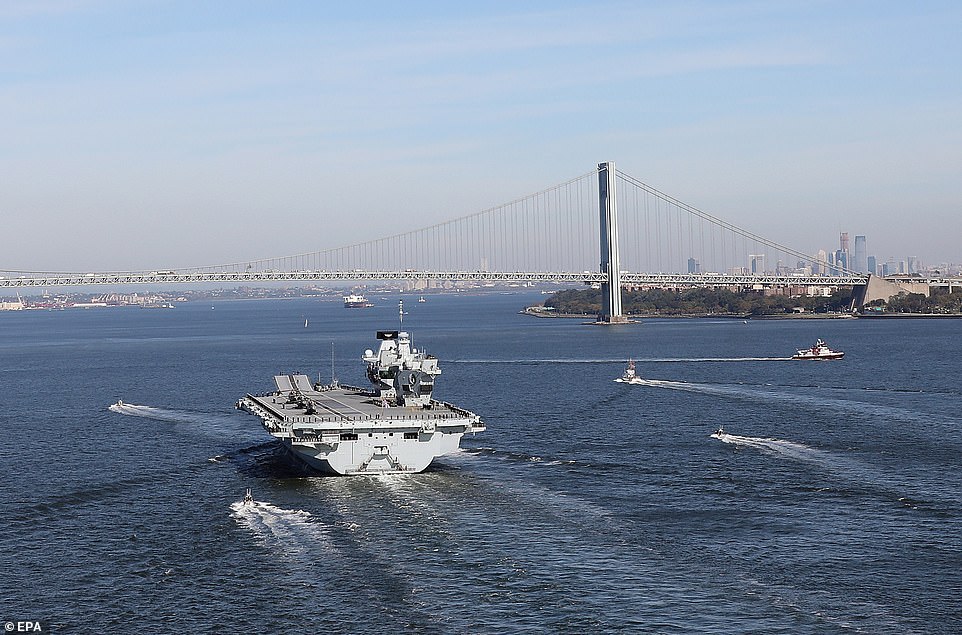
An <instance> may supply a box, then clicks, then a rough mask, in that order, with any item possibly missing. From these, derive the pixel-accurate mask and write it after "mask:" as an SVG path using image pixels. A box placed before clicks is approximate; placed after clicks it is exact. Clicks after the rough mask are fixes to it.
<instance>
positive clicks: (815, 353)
mask: <svg viewBox="0 0 962 635" xmlns="http://www.w3.org/2000/svg"><path fill="white" fill-rule="evenodd" d="M844 356H845V353H843V352H842V351H833V350H832V349H830V348H829V347H828V345H826V344H825V342H823V341H822V340H817V341H816V342H815V344H814V345H813V346H812V347H811V348H802V349H799V350H798V351H796V353H795V354H794V355H792V359H842V357H844Z"/></svg>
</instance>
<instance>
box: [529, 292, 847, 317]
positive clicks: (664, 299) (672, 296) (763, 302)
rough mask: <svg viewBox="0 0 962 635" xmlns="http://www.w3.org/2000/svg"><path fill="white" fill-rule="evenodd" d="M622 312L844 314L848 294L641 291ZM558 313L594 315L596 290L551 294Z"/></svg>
mask: <svg viewBox="0 0 962 635" xmlns="http://www.w3.org/2000/svg"><path fill="white" fill-rule="evenodd" d="M621 302H622V309H623V310H624V312H625V313H626V314H629V315H653V314H654V315H775V314H783V313H791V312H793V311H794V310H796V309H797V308H801V309H802V310H804V311H808V312H814V311H817V312H820V313H825V312H829V311H833V312H834V311H843V312H844V311H848V309H849V307H850V306H851V303H852V292H851V290H850V289H843V290H840V291H839V292H837V293H836V294H835V295H833V296H831V297H828V298H807V297H806V298H790V297H788V296H781V295H769V296H766V295H764V294H762V293H761V292H758V291H730V290H728V289H721V288H719V289H710V288H696V289H680V290H676V289H642V290H639V291H624V292H623V293H622V296H621ZM544 305H545V306H548V307H552V308H554V309H555V310H556V311H557V312H558V313H569V314H578V315H595V314H597V313H598V312H599V311H600V310H601V291H599V290H598V289H568V290H566V291H559V292H558V293H555V294H553V295H552V296H550V297H549V298H548V299H547V300H545V303H544Z"/></svg>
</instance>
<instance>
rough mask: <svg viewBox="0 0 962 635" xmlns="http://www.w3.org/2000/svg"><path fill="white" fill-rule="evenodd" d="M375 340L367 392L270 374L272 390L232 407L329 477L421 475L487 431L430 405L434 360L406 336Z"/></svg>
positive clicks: (466, 415) (458, 413) (468, 415)
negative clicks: (472, 435)
mask: <svg viewBox="0 0 962 635" xmlns="http://www.w3.org/2000/svg"><path fill="white" fill-rule="evenodd" d="M399 312H400V314H401V315H402V316H403V310H402V309H399ZM402 321H403V318H402ZM377 339H378V340H380V342H381V344H380V347H379V349H378V351H377V352H376V353H375V352H374V351H372V350H370V349H368V350H366V351H364V355H363V356H362V357H361V359H362V360H364V361H365V362H367V378H368V381H370V383H371V386H370V388H368V389H364V388H357V387H353V386H341V385H340V384H338V382H337V381H336V380H334V381H332V382H331V384H329V385H326V386H324V385H321V384H320V383H317V384H312V383H311V380H310V379H309V378H308V377H307V375H299V374H290V375H276V376H275V377H274V384H275V385H276V387H277V390H275V391H274V392H271V393H267V394H263V395H252V394H248V395H247V396H245V397H244V398H242V399H241V400H240V401H238V402H237V407H238V408H240V409H241V410H246V411H247V412H249V413H251V414H253V415H255V416H257V417H259V418H260V419H261V421H262V423H263V426H264V429H265V430H267V432H268V433H270V434H271V435H272V436H274V437H276V438H277V439H279V440H280V441H281V443H282V444H283V445H284V447H285V448H286V449H287V450H288V451H289V452H290V453H291V454H292V455H293V456H294V458H296V459H298V460H299V461H302V462H303V463H306V464H307V465H308V466H310V467H311V468H313V469H315V470H318V471H321V472H325V473H328V474H342V475H346V474H352V475H353V474H389V473H402V472H421V471H423V470H424V469H426V468H427V467H428V465H430V464H431V462H432V461H433V460H434V458H435V457H437V456H441V455H442V454H448V453H450V452H455V451H457V449H458V446H459V445H460V443H461V437H462V436H463V435H464V434H466V433H469V432H470V433H475V432H483V431H484V430H485V425H484V423H483V422H482V421H481V418H480V417H479V416H478V415H476V414H474V413H472V412H468V411H467V410H464V409H462V408H459V407H457V406H455V405H452V404H450V403H447V402H442V401H436V400H434V399H433V398H432V393H433V391H434V381H435V378H437V376H438V375H440V374H441V369H440V368H439V367H438V360H437V358H436V357H434V356H432V355H427V354H425V353H424V352H423V351H418V350H417V349H416V348H414V347H413V346H412V345H411V337H410V335H409V334H408V333H407V332H405V331H402V330H397V331H378V332H377Z"/></svg>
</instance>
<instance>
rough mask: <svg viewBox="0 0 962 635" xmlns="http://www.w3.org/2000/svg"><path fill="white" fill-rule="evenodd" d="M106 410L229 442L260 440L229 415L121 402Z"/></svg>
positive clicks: (250, 430)
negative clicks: (175, 425) (184, 427)
mask: <svg viewBox="0 0 962 635" xmlns="http://www.w3.org/2000/svg"><path fill="white" fill-rule="evenodd" d="M107 409H108V410H110V411H111V412H116V413H117V414H121V415H125V416H128V417H141V418H144V419H152V420H154V421H167V422H170V423H185V424H190V425H191V428H192V429H197V428H199V429H201V430H203V431H205V432H207V433H210V434H212V435H214V436H216V437H218V438H223V437H225V436H227V437H230V438H231V440H235V441H242V442H246V441H251V440H255V439H258V438H260V436H259V435H258V434H257V430H256V429H255V428H249V427H244V426H242V425H241V424H240V423H239V422H238V420H237V419H236V418H235V417H232V416H231V415H224V414H215V413H209V412H190V411H187V410H172V409H168V408H156V407H154V406H144V405H139V404H132V403H123V402H117V403H115V404H111V405H110V407H108V408H107Z"/></svg>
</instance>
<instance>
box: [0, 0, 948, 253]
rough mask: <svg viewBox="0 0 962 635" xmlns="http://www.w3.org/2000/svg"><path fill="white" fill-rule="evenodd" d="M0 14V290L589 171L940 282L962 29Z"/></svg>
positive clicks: (788, 16)
mask: <svg viewBox="0 0 962 635" xmlns="http://www.w3.org/2000/svg"><path fill="white" fill-rule="evenodd" d="M230 7H231V8H230V10H229V11H228V10H219V9H217V8H215V7H213V6H209V5H199V6H198V5H196V4H195V3H187V2H182V1H180V0H170V1H161V0H151V1H146V2H140V3H136V4H131V3H127V2H116V1H113V0H62V1H61V0H48V1H46V2H27V1H22V2H21V1H18V0H14V1H12V2H7V3H4V4H3V5H2V6H0V53H2V54H0V117H2V121H3V122H4V126H3V132H4V134H3V143H2V144H0V169H2V173H3V175H4V178H3V183H4V186H3V187H0V213H2V215H3V221H4V222H3V227H4V232H3V235H4V240H3V243H2V244H3V247H2V249H3V257H2V258H0V270H24V271H78V272H79V271H98V270H103V271H121V270H151V269H168V268H183V267H191V266H200V265H205V264H217V263H225V262H243V261H247V260H254V259H259V258H269V257H279V256H284V255H288V254H296V253H305V252H310V251H317V250H322V249H326V248H335V247H340V246H343V245H347V244H353V243H357V242H363V241H367V240H371V239H375V238H379V237H381V236H385V235H389V234H396V233H399V232H402V231H407V230H409V229H416V228H419V227H422V226H426V225H431V224H434V223H437V222H441V221H446V220H450V219H453V218H457V217H460V216H465V215H468V214H472V213H475V212H477V211H480V210H482V209H487V208H491V207H495V206H498V205H500V204H502V203H505V202H508V201H511V200H514V199H516V198H518V197H521V196H525V195H527V194H531V193H533V192H536V191H539V190H541V189H543V188H546V187H550V186H553V185H555V184H557V183H560V182H562V181H565V180H567V179H569V178H572V177H575V176H578V175H580V174H584V173H585V172H587V171H589V170H591V169H593V168H594V167H595V165H596V164H597V163H598V162H601V161H606V160H611V161H614V162H616V164H617V166H618V168H619V169H620V170H622V171H624V172H626V173H628V174H630V175H632V176H633V177H636V178H638V179H640V180H641V181H644V182H645V183H648V184H649V185H651V186H653V187H656V188H657V189H659V190H661V191H663V192H666V193H668V194H670V195H671V196H674V197H675V198H677V199H679V200H681V201H684V202H686V203H689V204H691V205H694V206H695V207H697V208H699V209H701V210H704V211H706V212H709V213H711V214H713V215H714V216H717V217H719V218H722V219H724V220H726V221H728V222H731V223H733V224H735V225H737V226H739V227H743V228H745V229H748V230H750V231H752V232H754V233H756V234H759V235H761V236H764V237H766V238H769V239H771V240H774V241H777V242H780V243H782V244H785V245H788V246H790V247H792V248H794V249H797V250H799V251H804V252H806V253H812V254H814V253H815V252H816V251H818V250H819V249H825V250H830V249H836V248H838V237H839V233H840V232H843V231H844V232H848V233H849V236H850V238H851V239H852V240H853V241H854V236H855V235H865V236H867V248H868V249H867V251H868V254H869V255H875V256H877V258H878V261H879V262H880V263H881V262H885V261H887V260H889V259H890V258H894V259H895V260H901V259H904V258H905V257H907V256H918V257H919V258H921V260H922V261H923V262H924V263H925V264H938V263H941V262H955V263H959V262H962V247H960V244H959V237H960V236H962V213H960V212H962V209H960V200H962V179H960V178H959V177H958V172H959V169H958V166H959V165H962V129H960V127H959V125H958V122H959V120H960V116H959V115H960V113H962V84H960V82H959V79H958V78H959V76H960V70H962V68H960V67H962V42H960V41H959V38H958V32H959V30H960V27H962V5H959V4H958V3H953V2H923V3H918V4H904V3H897V2H871V3H870V2H851V3H829V2H809V3H798V4H793V3H778V4H773V3H759V2H754V1H753V2H724V3H715V2H698V1H696V2H685V3H675V2H655V3H645V4H644V5H642V6H636V5H635V4H634V3H622V2H603V3H600V4H599V3H578V2H560V3H559V2H532V3H524V5H518V4H517V3H501V2H496V3H484V4H483V5H479V6H460V5H454V6H448V5H447V4H446V3H414V4H412V5H403V6H402V5H397V4H394V3H379V2H374V3H366V4H364V5H361V6H357V7H347V6H341V5H334V6H327V5H326V4H324V3H320V4H317V3H309V2H287V3H282V4H276V5H275V4H263V3H254V2H237V3H232V4H231V5H230Z"/></svg>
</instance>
